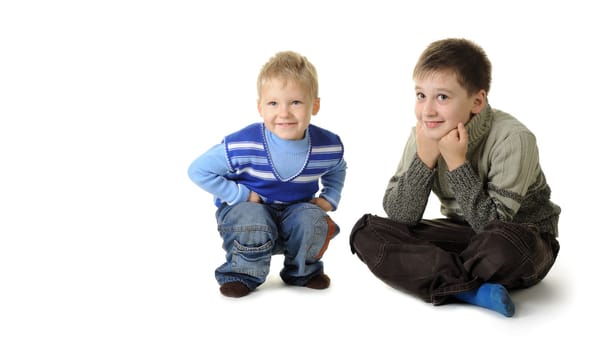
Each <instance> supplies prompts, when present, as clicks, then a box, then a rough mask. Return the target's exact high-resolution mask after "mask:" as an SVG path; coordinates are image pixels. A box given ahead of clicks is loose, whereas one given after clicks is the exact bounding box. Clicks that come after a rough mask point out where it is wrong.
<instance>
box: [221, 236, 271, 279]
mask: <svg viewBox="0 0 603 350" xmlns="http://www.w3.org/2000/svg"><path fill="white" fill-rule="evenodd" d="M271 255H272V241H268V242H266V243H264V244H262V245H260V246H257V247H254V246H245V245H243V244H241V243H239V242H238V241H236V240H235V241H234V248H233V252H232V260H231V266H232V270H233V272H236V273H241V274H245V275H250V276H254V277H266V276H267V275H268V272H269V271H270V257H271Z"/></svg>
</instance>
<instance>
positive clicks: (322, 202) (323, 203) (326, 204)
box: [310, 197, 333, 211]
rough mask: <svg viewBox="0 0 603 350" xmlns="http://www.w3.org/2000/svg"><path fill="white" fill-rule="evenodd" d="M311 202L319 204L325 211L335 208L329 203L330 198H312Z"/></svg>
mask: <svg viewBox="0 0 603 350" xmlns="http://www.w3.org/2000/svg"><path fill="white" fill-rule="evenodd" d="M310 203H312V204H315V205H317V206H319V207H320V208H321V209H322V210H324V211H331V210H333V206H332V205H331V203H329V201H328V200H326V199H324V198H321V197H318V198H312V199H311V200H310Z"/></svg>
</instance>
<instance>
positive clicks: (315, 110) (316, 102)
mask: <svg viewBox="0 0 603 350" xmlns="http://www.w3.org/2000/svg"><path fill="white" fill-rule="evenodd" d="M319 110H320V97H317V98H316V99H314V106H312V115H316V113H318V111H319Z"/></svg>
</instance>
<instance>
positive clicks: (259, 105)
mask: <svg viewBox="0 0 603 350" xmlns="http://www.w3.org/2000/svg"><path fill="white" fill-rule="evenodd" d="M258 113H260V114H262V105H261V104H260V100H258Z"/></svg>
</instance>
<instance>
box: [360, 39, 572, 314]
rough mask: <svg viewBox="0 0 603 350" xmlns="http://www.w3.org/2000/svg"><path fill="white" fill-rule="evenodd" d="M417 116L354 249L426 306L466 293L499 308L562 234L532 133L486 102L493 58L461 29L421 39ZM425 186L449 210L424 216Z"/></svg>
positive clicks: (545, 260)
mask: <svg viewBox="0 0 603 350" xmlns="http://www.w3.org/2000/svg"><path fill="white" fill-rule="evenodd" d="M413 78H414V81H415V92H416V107H415V115H416V118H417V123H416V127H415V128H414V129H413V130H412V133H411V135H410V137H409V139H408V141H407V143H406V147H405V149H404V153H403V155H402V159H401V161H400V163H399V165H398V168H397V170H396V173H395V174H394V176H393V177H391V179H390V181H389V183H388V185H387V188H386V191H385V196H384V198H383V208H384V209H385V212H386V214H387V216H388V218H381V217H378V216H374V215H369V214H367V215H364V216H363V217H362V218H361V219H360V220H358V222H357V223H356V225H355V226H354V228H353V229H352V234H351V236H350V244H351V247H352V252H353V253H356V254H357V255H358V257H359V258H360V259H361V260H362V261H363V262H364V263H366V265H367V266H368V268H369V269H370V270H371V272H372V273H373V274H375V276H377V277H378V278H380V279H381V280H383V281H384V282H385V283H387V284H388V285H390V286H392V287H394V288H397V289H400V290H404V291H407V292H409V293H411V294H413V295H415V296H418V297H420V298H421V299H423V300H425V301H427V302H431V303H433V304H434V305H441V304H444V303H447V302H452V301H455V300H456V301H462V302H466V303H469V304H474V305H478V306H481V307H485V308H488V309H491V310H494V311H497V312H499V313H501V314H503V315H505V316H508V317H510V316H513V314H514V312H515V306H514V304H513V301H512V300H511V298H510V296H509V293H508V290H510V289H515V288H527V287H530V286H532V285H534V284H536V283H538V282H539V281H541V280H542V279H543V278H544V277H545V275H546V274H547V273H548V271H549V269H550V268H551V267H552V265H553V263H554V262H555V259H556V257H557V253H558V251H559V244H558V242H557V239H556V237H557V234H558V232H557V222H558V218H559V214H560V211H561V210H560V208H559V207H558V206H557V205H555V204H554V203H552V202H551V201H550V199H549V198H550V189H549V186H548V185H547V182H546V180H545V176H544V174H543V172H542V170H541V168H540V165H539V159H538V149H537V146H536V139H535V138H534V135H533V134H532V133H531V132H530V131H529V130H528V129H527V128H526V127H525V126H524V125H522V124H521V123H520V122H519V121H518V120H516V119H515V118H513V117H512V116H510V115H509V114H506V113H504V112H502V111H499V110H496V109H493V108H491V107H490V106H489V104H488V101H487V96H488V91H489V88H490V79H491V64H490V61H489V59H488V57H487V56H486V54H485V52H484V51H483V49H482V48H481V47H479V46H477V45H476V44H474V43H473V42H471V41H468V40H465V39H445V40H440V41H436V42H434V43H432V44H431V45H429V46H428V47H427V48H426V50H425V51H424V52H423V54H422V55H421V56H420V58H419V60H418V62H417V65H416V66H415V69H414V73H413ZM430 191H433V192H434V193H435V194H436V195H437V196H438V198H439V200H440V202H441V212H442V214H443V215H444V216H445V217H446V218H441V219H436V220H424V219H422V215H423V212H424V211H425V207H426V204H427V200H428V197H429V194H430Z"/></svg>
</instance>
